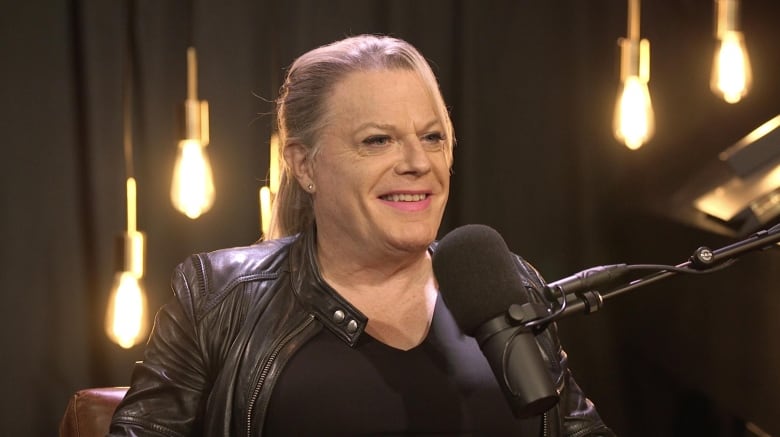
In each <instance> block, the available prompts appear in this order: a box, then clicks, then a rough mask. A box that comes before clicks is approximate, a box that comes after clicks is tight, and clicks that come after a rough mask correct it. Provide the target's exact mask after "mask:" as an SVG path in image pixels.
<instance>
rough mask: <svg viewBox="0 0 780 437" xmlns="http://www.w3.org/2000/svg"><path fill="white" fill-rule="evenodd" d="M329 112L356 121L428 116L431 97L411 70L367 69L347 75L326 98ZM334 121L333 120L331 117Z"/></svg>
mask: <svg viewBox="0 0 780 437" xmlns="http://www.w3.org/2000/svg"><path fill="white" fill-rule="evenodd" d="M327 109H328V112H329V114H330V115H331V116H332V117H334V118H336V119H342V120H343V119H344V118H347V119H348V120H354V121H357V120H358V119H359V120H362V121H365V120H366V119H375V118H384V117H388V118H392V117H394V116H400V115H406V116H414V117H431V116H434V115H433V114H435V112H436V111H435V104H434V99H433V97H432V96H431V93H430V90H428V88H427V87H426V86H425V84H424V83H423V81H422V79H420V77H419V76H418V75H417V74H416V73H415V72H413V71H411V70H402V69H393V70H369V71H359V72H354V73H350V74H348V75H346V76H345V77H344V78H343V79H342V80H340V81H339V82H338V83H337V84H336V85H335V86H334V88H333V90H332V92H331V93H330V95H329V96H328V98H327ZM333 121H336V120H333Z"/></svg>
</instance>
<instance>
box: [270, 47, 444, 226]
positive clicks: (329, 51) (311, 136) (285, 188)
mask: <svg viewBox="0 0 780 437" xmlns="http://www.w3.org/2000/svg"><path fill="white" fill-rule="evenodd" d="M382 69H403V70H410V71H413V72H415V73H417V74H418V75H419V77H420V79H421V80H422V82H423V84H424V86H425V87H426V88H427V90H428V92H429V94H430V96H431V98H432V99H433V102H434V104H435V106H436V111H437V113H438V115H439V118H440V121H441V123H442V124H443V125H444V131H445V132H444V135H445V138H446V141H447V147H446V150H445V153H446V155H447V160H448V162H449V163H452V147H453V144H454V139H453V129H452V121H451V120H450V117H449V113H448V111H447V108H446V106H445V104H444V99H443V97H442V95H441V91H440V90H439V84H438V82H437V80H436V76H435V75H434V73H433V71H432V70H431V67H430V65H428V62H427V61H426V60H425V58H424V57H423V56H422V55H421V54H420V52H419V51H417V49H416V48H414V47H413V46H412V45H411V44H409V43H407V42H406V41H403V40H400V39H397V38H392V37H388V36H376V35H359V36H353V37H349V38H346V39H343V40H340V41H336V42H334V43H331V44H328V45H325V46H322V47H318V48H316V49H314V50H311V51H309V52H307V53H304V54H303V55H301V56H300V57H299V58H298V59H296V60H295V62H293V64H292V65H291V66H290V68H289V70H288V71H287V76H286V78H285V81H284V84H283V85H282V87H281V90H280V92H279V98H278V99H277V101H276V113H277V121H278V130H279V147H280V149H281V150H280V153H279V154H278V156H279V157H280V162H279V166H280V167H279V168H280V169H281V171H280V181H279V190H278V192H277V195H276V200H275V201H274V210H273V216H272V218H271V223H270V227H269V229H270V230H269V235H267V236H265V238H266V239H274V238H280V237H284V236H288V235H294V234H297V233H300V232H302V231H304V230H305V229H306V228H308V227H309V226H311V224H312V223H313V221H314V212H313V208H312V198H311V194H309V193H308V192H307V191H305V190H304V189H303V188H302V187H301V186H300V185H299V184H298V182H297V180H296V179H295V176H294V174H293V172H292V169H291V168H289V166H288V165H287V163H286V162H285V161H284V158H283V156H284V153H283V152H284V148H285V147H286V146H287V145H289V144H299V145H301V146H303V147H305V148H306V150H307V153H308V156H309V158H310V159H313V158H314V155H316V153H317V150H316V146H315V145H316V144H317V141H316V138H317V136H318V134H319V132H320V130H321V129H322V127H323V124H324V120H325V110H326V100H327V97H328V95H329V93H330V91H331V90H332V89H333V87H334V86H335V84H337V83H338V82H339V81H341V80H342V79H343V78H344V77H345V76H346V75H348V74H349V73H353V72H358V71H367V70H382Z"/></svg>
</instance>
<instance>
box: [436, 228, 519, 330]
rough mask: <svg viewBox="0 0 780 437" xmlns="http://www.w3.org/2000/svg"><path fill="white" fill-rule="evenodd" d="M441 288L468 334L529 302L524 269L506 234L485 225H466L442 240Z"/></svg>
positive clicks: (438, 272)
mask: <svg viewBox="0 0 780 437" xmlns="http://www.w3.org/2000/svg"><path fill="white" fill-rule="evenodd" d="M433 271H434V274H435V275H436V279H437V281H438V283H439V291H440V293H441V294H442V297H443V299H444V302H445V303H446V304H447V307H448V308H449V309H450V312H452V315H453V317H454V318H455V321H456V322H457V323H458V326H460V328H461V330H462V331H463V332H464V333H466V334H467V335H473V334H474V331H475V330H476V329H477V328H478V327H479V326H480V325H482V324H483V323H484V322H487V321H488V320H490V319H492V318H494V317H496V316H498V315H500V314H502V313H505V312H506V311H507V309H508V308H509V306H510V305H512V304H514V303H516V304H523V303H525V302H527V298H526V294H525V292H524V289H523V283H522V280H521V278H520V272H519V271H518V269H517V266H516V265H515V260H514V259H513V255H512V253H511V252H510V251H509V248H508V247H507V245H506V242H505V241H504V239H503V238H502V237H501V235H500V234H499V233H498V232H496V231H495V230H494V229H493V228H490V227H489V226H485V225H476V224H473V225H465V226H461V227H459V228H457V229H455V230H453V231H452V232H450V233H448V234H447V235H445V236H444V238H442V239H441V241H440V242H439V244H438V246H437V247H436V250H435V252H434V255H433Z"/></svg>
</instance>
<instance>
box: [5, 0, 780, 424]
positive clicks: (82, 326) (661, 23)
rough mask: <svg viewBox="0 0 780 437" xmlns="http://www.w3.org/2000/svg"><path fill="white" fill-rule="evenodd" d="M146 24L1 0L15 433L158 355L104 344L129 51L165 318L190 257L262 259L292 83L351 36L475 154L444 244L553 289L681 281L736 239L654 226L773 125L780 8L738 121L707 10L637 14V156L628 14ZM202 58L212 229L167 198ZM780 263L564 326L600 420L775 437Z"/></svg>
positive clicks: (333, 16) (120, 8)
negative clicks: (716, 77) (424, 92)
mask: <svg viewBox="0 0 780 437" xmlns="http://www.w3.org/2000/svg"><path fill="white" fill-rule="evenodd" d="M133 5H134V7H133V8H128V4H127V3H126V2H125V1H121V0H113V1H88V0H70V1H69V0H49V1H43V0H36V1H24V2H22V1H15V0H3V1H2V8H0V63H1V64H2V68H0V102H1V103H2V109H0V111H2V116H0V120H2V122H1V124H0V125H1V126H2V133H3V138H4V141H3V143H4V145H3V146H2V152H3V153H2V157H0V177H2V183H0V208H2V214H0V217H1V218H2V222H0V241H2V245H0V275H1V276H2V282H1V283H2V296H3V303H2V305H0V323H1V325H0V326H1V327H2V343H1V344H0V347H1V349H0V350H1V351H2V353H3V354H4V355H5V356H4V357H3V359H2V361H0V362H2V378H1V379H0V381H2V382H1V384H2V385H0V392H1V393H3V396H2V400H1V401H0V403H1V404H0V423H2V424H3V425H2V428H3V431H2V433H3V434H4V435H34V436H50V435H54V434H55V433H56V427H57V423H58V421H59V419H60V417H61V415H62V412H63V411H64V408H65V404H66V402H67V398H68V396H69V395H70V394H71V393H72V392H74V391H75V390H77V389H79V388H84V387H89V386H104V385H126V384H127V383H128V382H129V376H130V370H131V367H132V364H133V362H134V361H135V360H138V359H140V358H141V356H142V355H141V354H142V347H136V348H133V349H130V350H122V349H120V348H119V347H118V346H115V345H113V344H111V343H110V342H109V341H108V340H107V339H106V337H105V336H104V334H103V327H102V326H103V317H104V309H105V305H106V301H107V298H108V291H109V288H110V286H111V282H112V279H113V273H114V272H113V268H114V263H115V261H114V256H113V254H114V244H113V243H114V238H115V237H116V235H118V234H119V233H120V232H121V231H122V230H123V229H124V227H125V200H124V199H125V198H124V162H123V153H122V112H121V111H122V83H123V82H122V77H123V72H124V71H125V67H126V66H127V54H128V44H127V43H128V37H127V35H128V34H134V35H135V37H134V38H133V42H134V47H135V49H134V50H133V53H134V54H135V69H134V76H135V87H134V92H133V107H134V110H133V117H134V128H133V131H134V139H135V141H134V144H135V154H134V159H135V174H136V177H137V180H138V192H139V222H138V225H139V228H140V229H141V230H143V231H144V232H146V234H147V237H148V252H147V276H146V278H145V284H146V287H147V290H148V293H149V299H150V306H151V307H152V308H153V309H156V308H158V307H159V306H160V305H162V304H163V303H164V302H165V301H167V300H168V299H169V297H170V296H171V292H170V289H169V286H168V280H169V277H170V273H171V271H172V269H173V268H174V267H175V265H176V264H177V263H178V262H180V261H181V260H183V259H184V258H185V257H186V256H187V255H189V254H190V253H192V252H198V251H208V250H213V249H217V248H221V247H226V246H234V245H245V244H251V243H252V242H254V241H255V240H256V239H257V238H258V236H259V230H258V205H257V189H258V187H259V186H261V185H262V184H263V180H264V179H265V178H266V173H267V168H268V157H269V154H268V137H269V133H270V128H271V123H272V121H273V120H272V117H271V116H269V115H268V114H269V113H270V112H271V111H272V110H273V105H272V104H271V103H270V101H271V100H272V99H273V98H274V97H275V94H276V90H277V89H278V86H279V83H280V80H281V77H282V74H283V71H284V68H285V67H286V66H287V65H288V64H289V63H290V62H291V61H292V60H293V59H294V58H295V57H296V56H297V55H299V54H301V53H302V52H304V51H306V50H308V49H310V48H313V47H315V46H317V45H320V44H323V43H326V42H330V41H332V40H335V39H338V38H341V37H343V36H346V35H350V34H357V33H364V32H369V33H389V34H392V35H396V36H399V37H402V38H405V39H407V40H409V41H410V42H412V43H413V44H415V45H416V46H417V47H418V48H420V49H421V51H422V52H423V53H424V54H425V55H426V56H427V57H428V58H429V59H430V60H431V62H432V63H433V65H434V67H435V70H436V72H437V74H438V76H439V77H440V81H441V86H442V90H443V92H444V94H445V97H446V99H447V101H448V103H449V105H450V107H451V111H452V116H453V119H454V122H455V126H456V136H457V138H458V144H457V147H456V164H455V168H454V175H453V177H454V179H453V187H452V193H451V203H450V205H449V208H448V210H447V214H446V218H445V223H444V227H443V229H442V233H445V232H447V231H449V230H451V229H453V228H454V227H456V226H459V225H462V224H466V223H484V224H488V225H491V226H493V227H495V228H496V229H498V230H499V231H500V232H501V233H502V234H503V235H504V237H505V238H506V240H507V242H508V244H509V246H510V247H511V248H512V249H513V250H514V251H516V252H517V253H519V254H521V255H523V256H524V257H526V258H527V259H528V260H530V261H531V262H532V263H534V264H535V265H536V266H537V268H538V269H539V270H540V271H541V272H542V274H543V275H545V276H546V277H547V278H548V279H550V280H552V279H557V278H560V277H563V276H566V275H568V274H571V273H574V272H576V271H579V270H582V269H584V268H586V267H590V266H593V265H599V264H613V263H619V262H636V263H665V264H676V263H679V262H682V261H684V260H685V259H687V257H688V256H689V255H690V254H691V253H692V251H693V250H694V249H695V248H696V247H698V246H700V245H707V246H710V247H713V248H716V247H721V246H723V245H726V244H729V243H730V242H732V241H733V239H731V238H727V237H724V236H721V235H716V234H713V233H710V232H706V231H703V230H697V229H696V228H694V227H692V226H688V225H686V224H683V223H680V222H678V221H675V220H672V219H669V218H666V215H665V214H658V209H657V208H655V209H652V211H653V212H650V211H651V209H650V208H649V207H648V205H650V204H651V203H656V204H657V203H658V201H659V200H660V203H661V205H664V203H663V202H664V200H665V199H670V198H671V196H672V195H673V193H674V192H675V190H676V189H677V187H679V186H681V185H682V184H684V183H685V181H686V180H687V178H688V177H689V176H690V175H691V174H692V173H694V172H695V171H696V170H697V169H698V168H699V167H700V166H701V164H702V163H703V162H704V161H706V160H708V159H712V158H714V157H715V156H716V155H717V154H718V152H720V151H721V150H723V149H725V148H726V147H727V146H729V145H731V144H733V143H734V142H735V141H736V140H738V139H739V138H741V137H742V136H743V135H745V134H746V133H747V132H749V131H750V130H752V129H753V128H754V127H756V126H758V125H759V124H760V123H762V122H764V121H766V120H768V119H769V118H771V117H773V116H775V115H777V114H778V113H779V112H780V81H779V80H778V78H780V54H779V53H780V51H778V48H777V43H778V41H780V27H778V26H777V22H778V19H780V4H778V2H777V1H776V0H750V1H745V2H743V17H742V25H743V28H744V30H745V32H746V38H747V41H748V47H749V50H750V53H751V55H752V60H753V67H754V74H755V83H754V89H753V91H752V94H751V95H750V96H749V97H748V98H747V99H745V100H744V101H743V102H740V103H739V104H737V105H728V104H726V103H723V102H722V101H720V100H718V99H717V98H716V97H715V96H714V95H712V93H710V91H709V89H708V75H709V69H710V63H711V56H712V51H713V45H714V41H713V30H712V24H713V13H712V7H713V3H712V1H710V0H669V1H655V2H653V1H647V2H644V4H643V15H642V34H643V36H645V37H647V38H649V39H650V40H651V44H652V66H651V67H652V76H651V82H650V89H651V93H652V95H653V99H654V105H655V110H656V117H657V134H656V136H655V138H654V139H653V140H652V141H651V142H650V143H649V144H647V145H646V146H645V147H644V148H642V149H640V150H638V151H633V152H632V151H629V150H628V149H626V148H625V147H623V146H622V145H620V144H618V143H617V142H616V141H615V140H614V139H612V137H611V134H610V126H611V115H612V108H613V105H614V99H615V96H616V91H617V85H618V50H617V44H616V41H617V38H618V37H621V36H624V35H625V34H626V2H625V1H622V0H591V1H582V0H554V1H520V0H515V1H508V0H507V1H503V0H484V1H479V2H477V1H466V0H462V1H444V0H428V1H400V0H399V1H390V0H385V1H379V0H377V1H357V0H355V1H348V0H341V1H315V0H309V1H305V0H292V1H265V0H242V1H239V0H229V1H219V2H218V1H206V0H194V1H192V2H185V1H179V0H165V1H159V0H135V1H134V3H133ZM129 11H131V12H129ZM128 26H131V27H128ZM128 30H131V31H132V32H128ZM188 44H194V46H195V47H196V48H197V50H198V58H199V80H200V86H199V96H200V97H201V98H203V99H206V100H208V101H209V104H210V109H211V137H212V144H211V145H210V146H209V148H208V151H209V153H210V156H211V161H212V165H213V167H214V176H215V180H216V188H217V200H216V203H215V205H214V208H213V210H212V211H210V212H208V213H206V214H205V215H204V216H202V217H201V218H199V219H198V220H195V221H192V220H189V219H187V218H185V217H184V216H183V215H181V214H179V213H177V212H175V211H174V209H173V208H172V206H171V205H170V202H169V200H168V190H169V184H170V177H171V169H172V166H173V162H174V158H175V152H176V142H177V128H176V126H177V118H176V110H177V108H178V107H179V105H181V103H182V102H183V100H184V98H185V92H186V86H185V66H186V56H185V52H186V48H187V46H188ZM670 208H671V207H670ZM661 212H663V206H662V208H661ZM778 262H780V255H778V253H777V252H776V251H771V252H770V251H767V252H765V253H761V254H754V255H751V256H748V257H745V258H743V259H742V260H741V261H740V262H739V263H737V264H736V265H734V266H732V267H729V268H728V269H726V270H723V271H720V272H717V273H713V274H711V275H705V276H696V277H674V278H671V279H669V280H666V281H663V282H659V283H656V284H653V285H650V286H648V287H645V288H643V289H641V290H638V291H635V292H633V293H630V294H627V295H624V296H621V297H618V298H615V299H614V300H608V301H607V305H606V306H605V308H604V309H603V310H602V311H601V312H599V313H597V314H594V315H590V316H576V317H572V318H569V319H566V320H563V321H561V322H560V324H559V326H560V330H561V335H562V337H563V340H564V342H565V346H566V348H567V350H568V351H569V354H570V363H571V367H572V370H573V372H574V374H575V376H576V377H577V379H578V381H579V383H580V385H581V386H582V387H583V388H584V389H585V391H586V392H587V393H588V394H589V395H590V397H591V398H592V399H593V400H594V402H596V404H597V405H598V406H599V409H600V411H601V413H602V415H603V416H604V419H605V420H606V421H607V422H608V423H609V424H610V425H611V426H612V427H613V428H614V429H615V430H616V431H618V432H619V433H620V434H622V435H629V436H659V435H710V436H743V435H752V434H751V432H748V431H745V429H746V426H748V425H747V424H748V423H750V424H752V425H749V426H751V427H753V426H758V427H759V428H761V429H763V430H765V431H766V432H769V433H772V434H780V418H778V415H777V414H776V413H777V406H778V405H780V394H779V393H780V370H778V369H780V347H779V346H778V342H777V340H776V333H777V332H780V320H779V319H780V318H778V317H777V316H776V315H777V314H778V313H780V296H779V295H778V286H777V284H778V280H779V279H780V277H779V276H780V273H779V272H780V269H778ZM753 429H755V428H753Z"/></svg>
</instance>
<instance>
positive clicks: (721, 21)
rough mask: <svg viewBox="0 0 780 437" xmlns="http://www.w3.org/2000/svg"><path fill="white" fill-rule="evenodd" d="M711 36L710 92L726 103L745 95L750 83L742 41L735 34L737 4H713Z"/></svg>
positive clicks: (719, 0)
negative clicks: (714, 40)
mask: <svg viewBox="0 0 780 437" xmlns="http://www.w3.org/2000/svg"><path fill="white" fill-rule="evenodd" d="M716 3H717V7H716V11H717V17H716V30H715V36H716V37H717V39H718V44H717V47H716V49H715V59H714V61H713V64H712V76H711V78H710V88H711V89H712V91H713V92H714V93H715V94H718V95H720V96H721V97H722V98H723V100H725V101H726V102H728V103H737V102H739V101H740V100H741V99H742V97H745V95H747V93H748V91H749V90H750V87H751V85H752V82H753V73H752V71H751V68H750V59H749V58H748V53H747V48H746V47H745V38H744V36H743V35H742V32H740V31H739V30H738V26H737V19H738V12H739V11H738V9H739V1H738V0H716Z"/></svg>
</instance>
